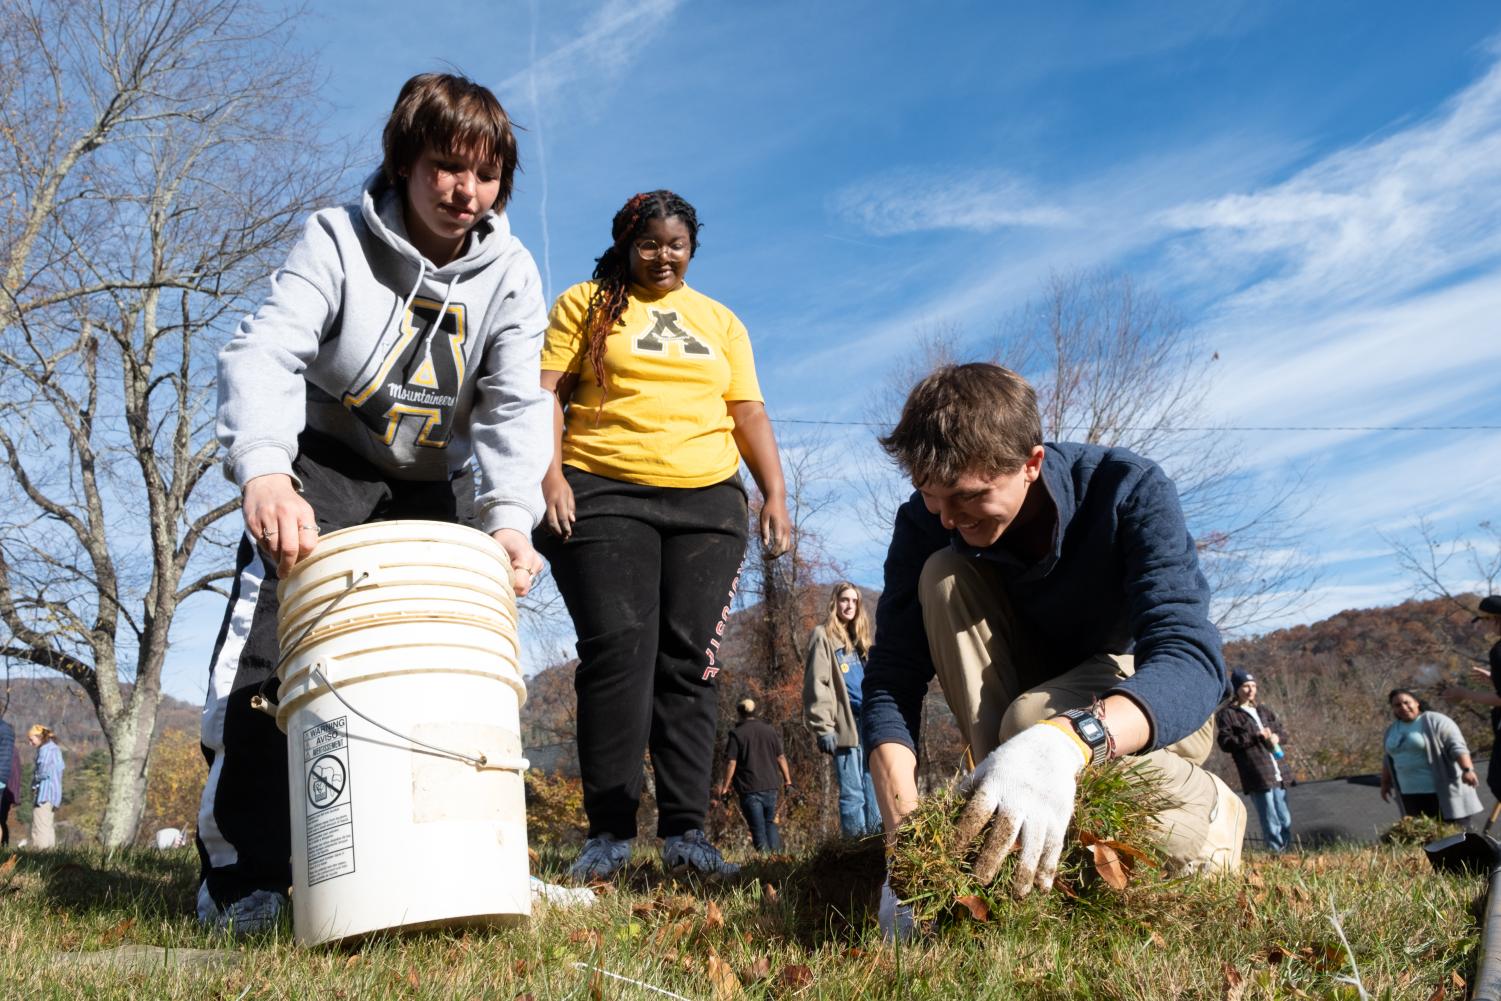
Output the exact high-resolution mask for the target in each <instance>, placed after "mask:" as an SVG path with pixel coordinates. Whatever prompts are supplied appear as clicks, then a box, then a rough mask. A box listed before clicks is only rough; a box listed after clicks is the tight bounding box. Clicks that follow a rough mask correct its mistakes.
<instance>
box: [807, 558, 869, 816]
mask: <svg viewBox="0 0 1501 1001" xmlns="http://www.w3.org/2000/svg"><path fill="white" fill-rule="evenodd" d="M873 642H874V640H873V637H872V634H871V628H870V616H869V615H867V614H866V612H865V599H864V598H863V597H862V596H861V594H860V589H859V588H858V587H856V586H855V585H854V584H853V583H852V582H850V581H847V580H842V581H840V582H839V583H837V584H835V585H834V589H833V590H832V591H830V592H829V617H828V620H827V621H826V622H825V623H824V624H823V625H820V626H815V627H814V629H813V635H812V637H811V638H810V639H809V641H808V658H807V661H806V663H805V664H804V667H803V716H804V719H805V720H806V722H807V724H808V729H810V730H812V731H813V735H814V737H815V738H816V739H817V740H818V749H819V750H820V751H822V752H823V753H825V754H828V755H831V756H832V757H833V759H834V777H835V778H836V779H837V780H838V783H839V829H840V831H841V832H842V833H843V834H844V835H845V836H846V837H852V838H854V837H860V836H862V835H865V834H873V833H875V832H876V831H878V830H880V829H881V811H880V808H879V806H878V805H877V803H876V795H875V786H874V785H873V784H872V783H871V778H870V768H869V765H868V763H867V762H866V756H865V747H864V744H865V742H864V741H863V740H861V738H860V705H861V701H862V697H861V686H862V685H863V683H864V679H865V658H866V656H867V655H868V654H869V653H870V648H871V646H872V645H873Z"/></svg>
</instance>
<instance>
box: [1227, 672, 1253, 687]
mask: <svg viewBox="0 0 1501 1001" xmlns="http://www.w3.org/2000/svg"><path fill="white" fill-rule="evenodd" d="M1255 680H1256V678H1255V677H1254V676H1253V675H1252V674H1251V672H1250V671H1231V672H1230V687H1231V688H1239V687H1240V686H1241V685H1244V684H1245V683H1246V682H1248V681H1255Z"/></svg>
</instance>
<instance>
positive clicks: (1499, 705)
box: [1439, 594, 1501, 801]
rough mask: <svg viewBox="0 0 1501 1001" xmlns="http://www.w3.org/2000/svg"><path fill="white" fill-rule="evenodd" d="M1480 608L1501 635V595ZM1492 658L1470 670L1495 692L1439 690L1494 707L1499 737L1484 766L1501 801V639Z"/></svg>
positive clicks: (1457, 687) (1493, 720) (1451, 697)
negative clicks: (1487, 665) (1498, 748)
mask: <svg viewBox="0 0 1501 1001" xmlns="http://www.w3.org/2000/svg"><path fill="white" fill-rule="evenodd" d="M1479 611H1480V614H1479V615H1477V616H1475V618H1476V619H1477V620H1479V619H1481V618H1488V619H1489V620H1490V621H1489V626H1490V629H1491V631H1492V632H1494V633H1498V634H1501V594H1492V595H1489V596H1487V597H1484V598H1481V599H1480V609H1479ZM1489 660H1490V666H1489V667H1472V668H1470V673H1472V674H1474V675H1475V676H1476V677H1480V678H1484V679H1486V680H1487V681H1489V682H1490V684H1491V688H1492V689H1494V691H1490V692H1486V691H1478V690H1476V689H1474V688H1465V687H1464V686H1462V685H1451V686H1449V687H1448V688H1445V689H1444V690H1443V691H1441V692H1439V696H1440V697H1441V698H1443V699H1446V700H1447V701H1449V702H1479V703H1480V704H1481V705H1487V706H1490V707H1491V732H1492V733H1493V734H1494V735H1495V738H1496V739H1495V746H1493V747H1492V749H1491V763H1490V764H1489V765H1488V766H1487V767H1486V769H1485V784H1486V785H1487V786H1489V787H1490V790H1491V795H1493V796H1495V797H1496V799H1497V800H1498V801H1501V754H1497V753H1496V747H1501V639H1498V640H1497V642H1496V643H1494V644H1493V645H1492V646H1491V652H1490V656H1489Z"/></svg>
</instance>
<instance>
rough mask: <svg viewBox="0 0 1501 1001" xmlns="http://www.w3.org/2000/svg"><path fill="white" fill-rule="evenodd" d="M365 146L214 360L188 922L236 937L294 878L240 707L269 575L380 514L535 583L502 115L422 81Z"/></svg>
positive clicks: (531, 286) (276, 766)
mask: <svg viewBox="0 0 1501 1001" xmlns="http://www.w3.org/2000/svg"><path fill="white" fill-rule="evenodd" d="M382 145H383V152H384V160H383V162H382V164H381V168H380V170H378V171H377V172H376V173H375V174H374V175H373V176H372V177H371V178H370V179H369V180H368V181H367V182H366V183H365V186H364V191H363V196H362V198H361V199H360V201H359V203H357V204H354V205H348V206H343V207H340V208H332V209H325V210H323V211H320V212H318V213H316V214H314V215H313V216H312V218H311V219H309V220H308V223H307V226H306V228H305V230H304V231H303V234H302V237H301V239H300V240H298V242H297V244H296V245H295V246H294V247H293V248H292V251H291V253H290V255H289V256H288V258H287V262H286V264H284V265H283V266H282V268H281V269H280V270H278V271H277V272H276V273H275V274H274V275H273V276H272V278H271V292H270V295H269V297H268V298H267V299H266V301H265V302H264V303H263V304H262V305H261V307H260V308H259V309H258V310H257V311H256V312H255V314H254V315H252V316H249V317H247V318H246V319H245V320H244V321H243V322H242V323H241V324H240V326H239V329H238V330H237V331H236V332H235V334H234V336H233V337H232V338H231V340H230V341H229V343H228V344H227V345H225V347H224V348H223V350H222V351H221V352H220V354H219V411H218V435H219V440H220V443H221V445H222V446H223V449H224V470H225V473H226V474H227V475H228V477H229V479H230V480H231V481H233V482H234V483H235V484H236V485H237V486H239V487H240V488H241V490H242V491H243V501H244V516H245V534H244V537H243V538H242V539H241V542H240V546H239V554H238V559H237V566H236V573H235V580H234V585H233V587H232V590H231V592H230V596H229V606H228V609H227V610H226V613H225V616H224V621H223V625H222V627H221V628H220V631H219V636H218V640H217V642H216V643H215V647H214V653H213V660H212V664H211V667H210V675H209V686H208V695H207V700H206V705H205V707H204V713H203V724H202V741H203V746H204V752H205V755H206V756H207V757H208V759H209V766H210V767H209V776H208V781H207V783H206V785H205V788H204V791H203V798H202V802H201V806H200V810H199V817H198V838H197V844H198V851H199V856H200V862H201V867H202V873H203V880H202V883H201V885H200V888H199V894H198V916H199V919H200V921H202V922H204V923H205V924H208V925H211V926H215V927H221V928H228V929H230V930H231V931H233V932H235V933H248V932H253V931H256V930H258V929H261V928H265V927H268V926H270V925H272V924H274V923H275V922H276V921H277V920H278V917H279V915H280V913H281V910H282V909H283V908H284V907H285V905H286V901H287V888H288V886H289V884H290V883H291V845H290V838H291V834H290V818H289V815H288V804H287V764H286V753H287V750H286V738H285V737H284V736H283V735H282V734H281V733H280V731H279V730H278V729H277V727H276V723H275V721H274V720H273V719H272V718H271V717H270V716H268V715H266V714H264V713H261V712H258V711H256V710H255V709H253V708H252V707H251V699H252V697H253V696H254V695H255V694H256V693H257V692H258V691H260V690H261V688H262V687H263V686H265V687H268V688H274V685H266V683H267V681H268V679H269V678H270V676H271V675H272V674H273V673H274V671H275V666H276V663H277V660H278V646H277V640H276V612H277V597H276V583H277V580H278V579H279V578H281V577H284V576H285V575H286V574H287V572H288V571H290V570H291V568H292V567H293V566H294V565H295V564H296V563H297V561H298V560H300V559H302V558H304V557H306V556H307V555H309V554H310V553H311V552H312V551H313V550H314V549H315V548H316V547H317V544H318V537H319V534H320V533H321V532H328V531H331V530H334V529H338V528H345V527H348V526H351V525H359V524H364V523H367V522H372V521H384V520H395V519H425V520H437V521H450V522H453V521H458V522H467V523H470V524H473V525H474V526H475V527H477V528H480V529H482V530H484V531H485V532H488V533H490V534H491V535H492V536H493V537H494V538H495V539H496V540H497V541H498V542H499V543H500V544H501V545H502V546H503V547H504V548H505V550H506V552H507V554H508V555H509V557H510V560H511V565H512V569H513V571H514V580H515V586H516V587H515V589H516V593H517V594H518V595H521V594H525V593H526V591H527V590H528V589H529V588H530V586H531V582H532V580H533V578H534V576H535V575H536V574H538V573H540V572H541V569H542V560H541V557H539V556H538V555H537V553H536V551H535V550H534V549H533V548H532V545H531V541H530V533H531V530H532V528H533V527H534V526H535V525H536V524H537V522H538V520H539V518H540V517H541V512H542V509H543V505H542V492H541V482H542V476H543V473H544V472H545V471H546V469H547V466H548V463H549V461H550V459H551V455H552V440H551V432H552V404H551V401H550V399H549V397H548V395H547V394H546V393H544V392H543V391H542V389H541V386H540V375H539V373H540V367H539V365H540V359H541V353H542V337H543V331H544V330H545V329H546V327H547V310H546V305H545V302H544V297H543V291H542V283H541V281H540V279H539V277H538V273H537V267H536V264H535V263H534V262H533V260H532V257H531V254H530V253H528V252H527V250H526V248H525V247H523V246H522V244H521V242H520V241H519V240H517V239H516V237H515V236H513V235H512V234H511V230H510V225H509V223H508V221H507V219H506V216H505V212H504V209H505V205H506V202H507V200H508V198H509V196H510V193H511V181H512V177H513V175H514V173H515V169H516V141H515V136H514V134H513V132H512V130H511V125H510V121H509V119H508V118H507V116H506V113H505V110H504V109H503V108H502V107H501V105H500V102H499V101H497V100H496V98H495V95H494V94H492V93H491V92H490V91H489V90H488V89H486V88H484V87H481V86H479V85H478V84H475V83H473V82H471V81H469V80H466V79H464V78H462V77H457V76H452V75H448V74H437V73H426V74H421V75H419V76H415V77H413V78H412V79H410V80H408V81H407V82H406V84H405V85H404V86H403V87H402V89H401V93H400V95H399V96H398V98H397V101H396V105H395V107H394V109H393V110H392V112H391V117H390V119H389V121H388V122H387V124H386V128H385V132H384V136H383V143H382ZM471 460H472V469H473V474H472V478H471V473H470V468H471Z"/></svg>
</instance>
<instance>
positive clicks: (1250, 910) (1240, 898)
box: [1235, 890, 1256, 921]
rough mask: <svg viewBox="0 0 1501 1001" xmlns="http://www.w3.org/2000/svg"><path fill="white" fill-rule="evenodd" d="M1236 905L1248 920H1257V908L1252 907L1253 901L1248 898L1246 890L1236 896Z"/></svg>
mask: <svg viewBox="0 0 1501 1001" xmlns="http://www.w3.org/2000/svg"><path fill="white" fill-rule="evenodd" d="M1235 904H1236V906H1237V907H1239V908H1240V910H1241V913H1242V914H1244V915H1245V916H1246V917H1247V918H1248V919H1250V920H1252V921H1255V920H1256V908H1254V907H1252V906H1251V900H1250V898H1249V897H1247V896H1246V891H1245V890H1241V891H1240V892H1239V893H1237V894H1236V895H1235Z"/></svg>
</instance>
